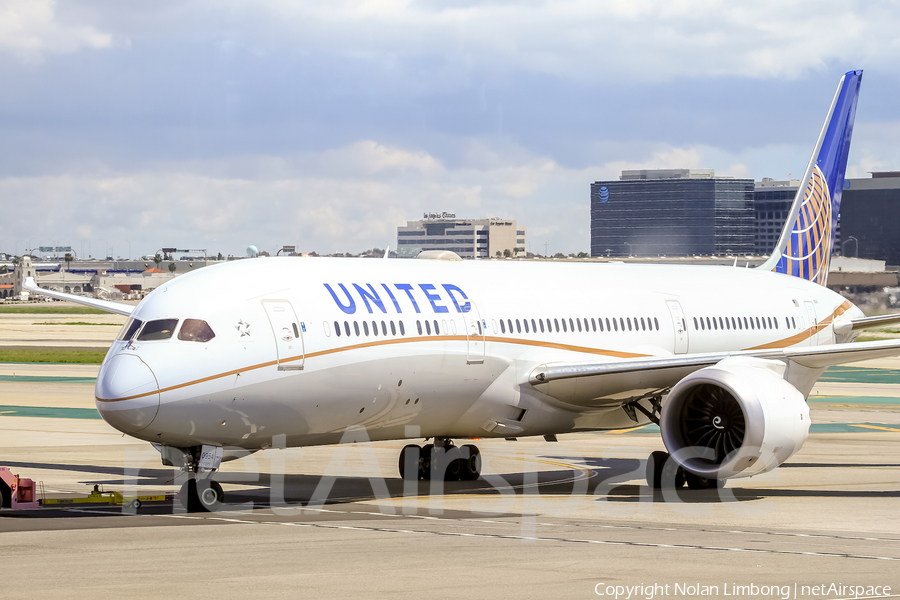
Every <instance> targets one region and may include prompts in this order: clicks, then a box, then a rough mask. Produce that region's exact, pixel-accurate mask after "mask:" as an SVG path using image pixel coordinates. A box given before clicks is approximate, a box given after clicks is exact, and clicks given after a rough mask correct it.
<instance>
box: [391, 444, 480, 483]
mask: <svg viewBox="0 0 900 600" xmlns="http://www.w3.org/2000/svg"><path fill="white" fill-rule="evenodd" d="M480 476H481V452H480V451H479V450H478V447H477V446H473V445H472V444H466V445H464V446H460V447H458V448H457V447H456V446H454V445H453V442H452V441H451V440H449V439H447V438H443V437H436V438H434V443H433V444H426V445H425V446H423V447H419V446H417V445H415V444H410V445H408V446H405V447H404V448H403V450H401V451H400V477H401V478H403V479H412V480H416V479H438V480H440V479H443V480H444V481H458V480H463V481H474V480H476V479H478V477H480Z"/></svg>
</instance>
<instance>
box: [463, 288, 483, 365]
mask: <svg viewBox="0 0 900 600" xmlns="http://www.w3.org/2000/svg"><path fill="white" fill-rule="evenodd" d="M466 302H468V303H469V307H470V308H469V312H466V313H463V318H464V319H465V322H466V345H467V348H466V363H468V364H470V365H480V364H482V363H483V362H484V326H483V323H482V322H481V314H480V313H479V312H478V308H477V307H476V306H475V303H474V302H472V301H471V300H466Z"/></svg>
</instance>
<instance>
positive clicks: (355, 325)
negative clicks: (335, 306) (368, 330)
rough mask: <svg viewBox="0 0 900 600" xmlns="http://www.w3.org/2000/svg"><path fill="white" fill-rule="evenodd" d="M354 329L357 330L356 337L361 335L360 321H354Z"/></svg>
mask: <svg viewBox="0 0 900 600" xmlns="http://www.w3.org/2000/svg"><path fill="white" fill-rule="evenodd" d="M353 331H355V332H356V337H359V321H353Z"/></svg>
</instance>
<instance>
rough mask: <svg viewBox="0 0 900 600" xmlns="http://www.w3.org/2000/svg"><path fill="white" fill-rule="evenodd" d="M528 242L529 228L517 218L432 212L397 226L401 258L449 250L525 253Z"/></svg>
mask: <svg viewBox="0 0 900 600" xmlns="http://www.w3.org/2000/svg"><path fill="white" fill-rule="evenodd" d="M525 244H526V228H525V227H524V226H520V225H518V224H517V223H516V221H515V220H514V219H499V218H491V219H457V218H456V216H455V215H452V214H449V213H433V214H426V215H425V218H424V219H421V220H419V221H407V223H406V226H401V227H398V228H397V255H398V256H399V257H401V258H414V257H415V256H417V255H418V254H419V252H422V251H424V250H449V251H451V252H455V253H457V254H458V255H459V256H460V257H462V258H496V257H497V256H498V253H499V256H501V257H503V256H512V257H515V256H519V255H522V256H524V254H525V249H526V247H527V246H526V245H525Z"/></svg>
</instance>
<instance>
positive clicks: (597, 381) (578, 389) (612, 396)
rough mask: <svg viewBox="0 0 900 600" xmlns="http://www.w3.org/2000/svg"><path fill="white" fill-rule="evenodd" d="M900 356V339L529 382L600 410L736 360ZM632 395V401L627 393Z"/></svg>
mask: <svg viewBox="0 0 900 600" xmlns="http://www.w3.org/2000/svg"><path fill="white" fill-rule="evenodd" d="M897 355H900V339H896V340H879V341H874V342H859V343H848V344H829V345H827V346H812V347H799V348H779V349H773V350H743V351H738V352H709V353H702V354H687V355H667V356H646V357H637V358H625V359H621V360H615V361H609V362H579V363H552V364H544V365H539V366H538V367H536V368H534V369H533V370H532V372H531V374H530V375H529V378H528V382H529V383H530V384H531V385H532V386H534V387H535V388H537V389H538V390H539V391H541V392H543V393H545V394H548V395H550V396H553V397H555V398H559V399H560V400H564V401H569V402H574V403H577V404H582V405H589V406H600V405H609V404H616V403H621V401H627V400H629V399H631V396H633V394H634V392H635V391H637V390H663V389H665V388H668V387H671V386H672V385H673V384H674V382H676V381H678V380H680V379H681V378H683V377H686V376H687V375H689V374H690V373H692V372H694V371H696V370H698V369H702V368H703V367H708V366H712V365H714V364H716V363H718V362H719V361H721V360H724V359H725V358H728V357H731V356H748V357H755V358H766V359H770V360H783V361H792V362H795V363H797V364H799V365H801V366H804V367H808V368H811V369H818V368H825V367H830V366H834V365H842V364H847V363H851V362H857V361H861V360H869V359H873V358H883V357H886V356H897ZM626 393H627V394H629V397H626V396H624V395H623V394H626Z"/></svg>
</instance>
